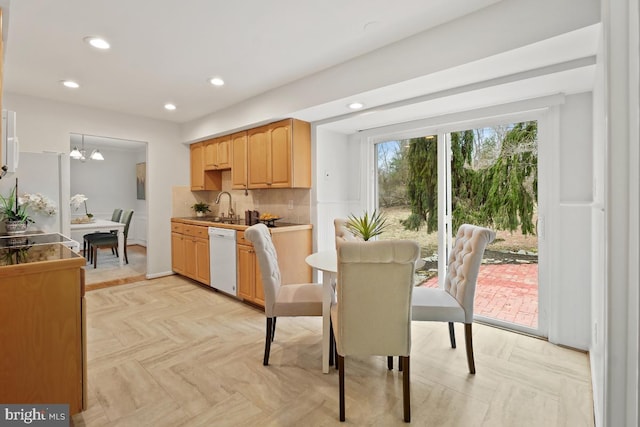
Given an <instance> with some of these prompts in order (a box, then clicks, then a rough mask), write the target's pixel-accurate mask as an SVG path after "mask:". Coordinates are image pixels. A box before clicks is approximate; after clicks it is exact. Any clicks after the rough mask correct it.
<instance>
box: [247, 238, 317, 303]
mask: <svg viewBox="0 0 640 427" xmlns="http://www.w3.org/2000/svg"><path fill="white" fill-rule="evenodd" d="M270 231H271V232H272V233H271V239H272V241H273V246H274V247H275V248H276V253H277V254H278V267H279V268H280V276H281V278H282V283H284V284H292V283H308V282H310V281H311V268H310V267H309V266H308V265H307V263H306V262H305V261H304V259H305V258H306V257H307V255H309V254H310V253H311V244H312V242H311V229H310V228H307V229H298V230H287V229H286V227H284V228H275V229H270ZM237 248H238V254H237V255H238V297H240V298H242V299H243V300H245V301H248V302H250V303H252V304H256V305H259V306H261V307H264V287H263V283H262V276H261V273H260V266H259V263H258V260H257V258H256V253H255V250H254V248H253V245H252V244H251V242H249V241H248V240H246V239H245V238H244V231H238V232H237Z"/></svg>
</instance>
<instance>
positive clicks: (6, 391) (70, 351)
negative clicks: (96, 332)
mask: <svg viewBox="0 0 640 427" xmlns="http://www.w3.org/2000/svg"><path fill="white" fill-rule="evenodd" d="M45 246H49V247H50V248H45ZM58 246H60V247H58ZM40 250H42V251H43V252H42V254H43V255H42V256H43V259H42V260H41V259H37V260H34V261H30V260H27V261H21V263H20V264H15V265H5V266H0V301H2V309H1V310H0V348H2V350H1V351H0V353H1V359H2V362H1V363H0V402H2V403H4V404H9V403H21V404H51V403H66V404H68V405H69V412H70V414H71V415H73V414H76V413H78V412H80V411H82V410H83V409H85V407H86V404H87V401H86V387H87V384H86V381H87V370H86V364H87V348H86V306H85V302H84V268H83V266H84V264H85V262H86V261H85V259H84V258H82V257H81V256H79V255H77V254H75V253H73V252H72V251H71V250H70V249H69V248H66V247H64V246H62V245H43V246H34V247H33V248H30V249H28V250H25V251H28V252H30V253H32V254H36V253H38V251H40ZM8 251H10V249H3V250H0V255H2V256H8V257H10V256H12V254H11V253H9V252H8ZM46 251H49V252H52V253H49V252H46ZM16 256H18V255H16ZM26 256H27V257H28V256H29V254H28V253H27V254H26Z"/></svg>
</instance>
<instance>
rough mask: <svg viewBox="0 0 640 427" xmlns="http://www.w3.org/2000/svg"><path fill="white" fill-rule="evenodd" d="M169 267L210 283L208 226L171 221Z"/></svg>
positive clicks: (179, 272) (184, 274) (202, 281)
mask: <svg viewBox="0 0 640 427" xmlns="http://www.w3.org/2000/svg"><path fill="white" fill-rule="evenodd" d="M171 268H172V269H173V271H175V272H176V273H178V274H181V275H183V276H187V277H189V278H191V279H193V280H196V281H198V282H200V283H203V284H205V285H210V271H209V234H208V227H206V226H199V225H187V224H182V223H179V222H171Z"/></svg>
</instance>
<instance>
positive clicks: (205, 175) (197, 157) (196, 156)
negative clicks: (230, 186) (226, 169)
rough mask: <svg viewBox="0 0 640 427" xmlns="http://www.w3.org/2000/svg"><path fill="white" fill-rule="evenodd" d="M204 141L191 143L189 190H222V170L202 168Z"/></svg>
mask: <svg viewBox="0 0 640 427" xmlns="http://www.w3.org/2000/svg"><path fill="white" fill-rule="evenodd" d="M204 144H205V143H204V142H198V143H195V144H191V147H190V150H191V191H198V190H222V172H220V171H216V170H210V171H207V170H205V169H204Z"/></svg>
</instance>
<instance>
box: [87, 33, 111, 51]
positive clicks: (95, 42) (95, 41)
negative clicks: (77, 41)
mask: <svg viewBox="0 0 640 427" xmlns="http://www.w3.org/2000/svg"><path fill="white" fill-rule="evenodd" d="M83 40H84V41H85V42H87V43H89V44H90V45H91V46H93V47H95V48H96V49H109V48H110V47H111V45H110V44H109V42H108V41H106V40H105V39H103V38H100V37H95V36H89V37H85V38H84V39H83Z"/></svg>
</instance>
